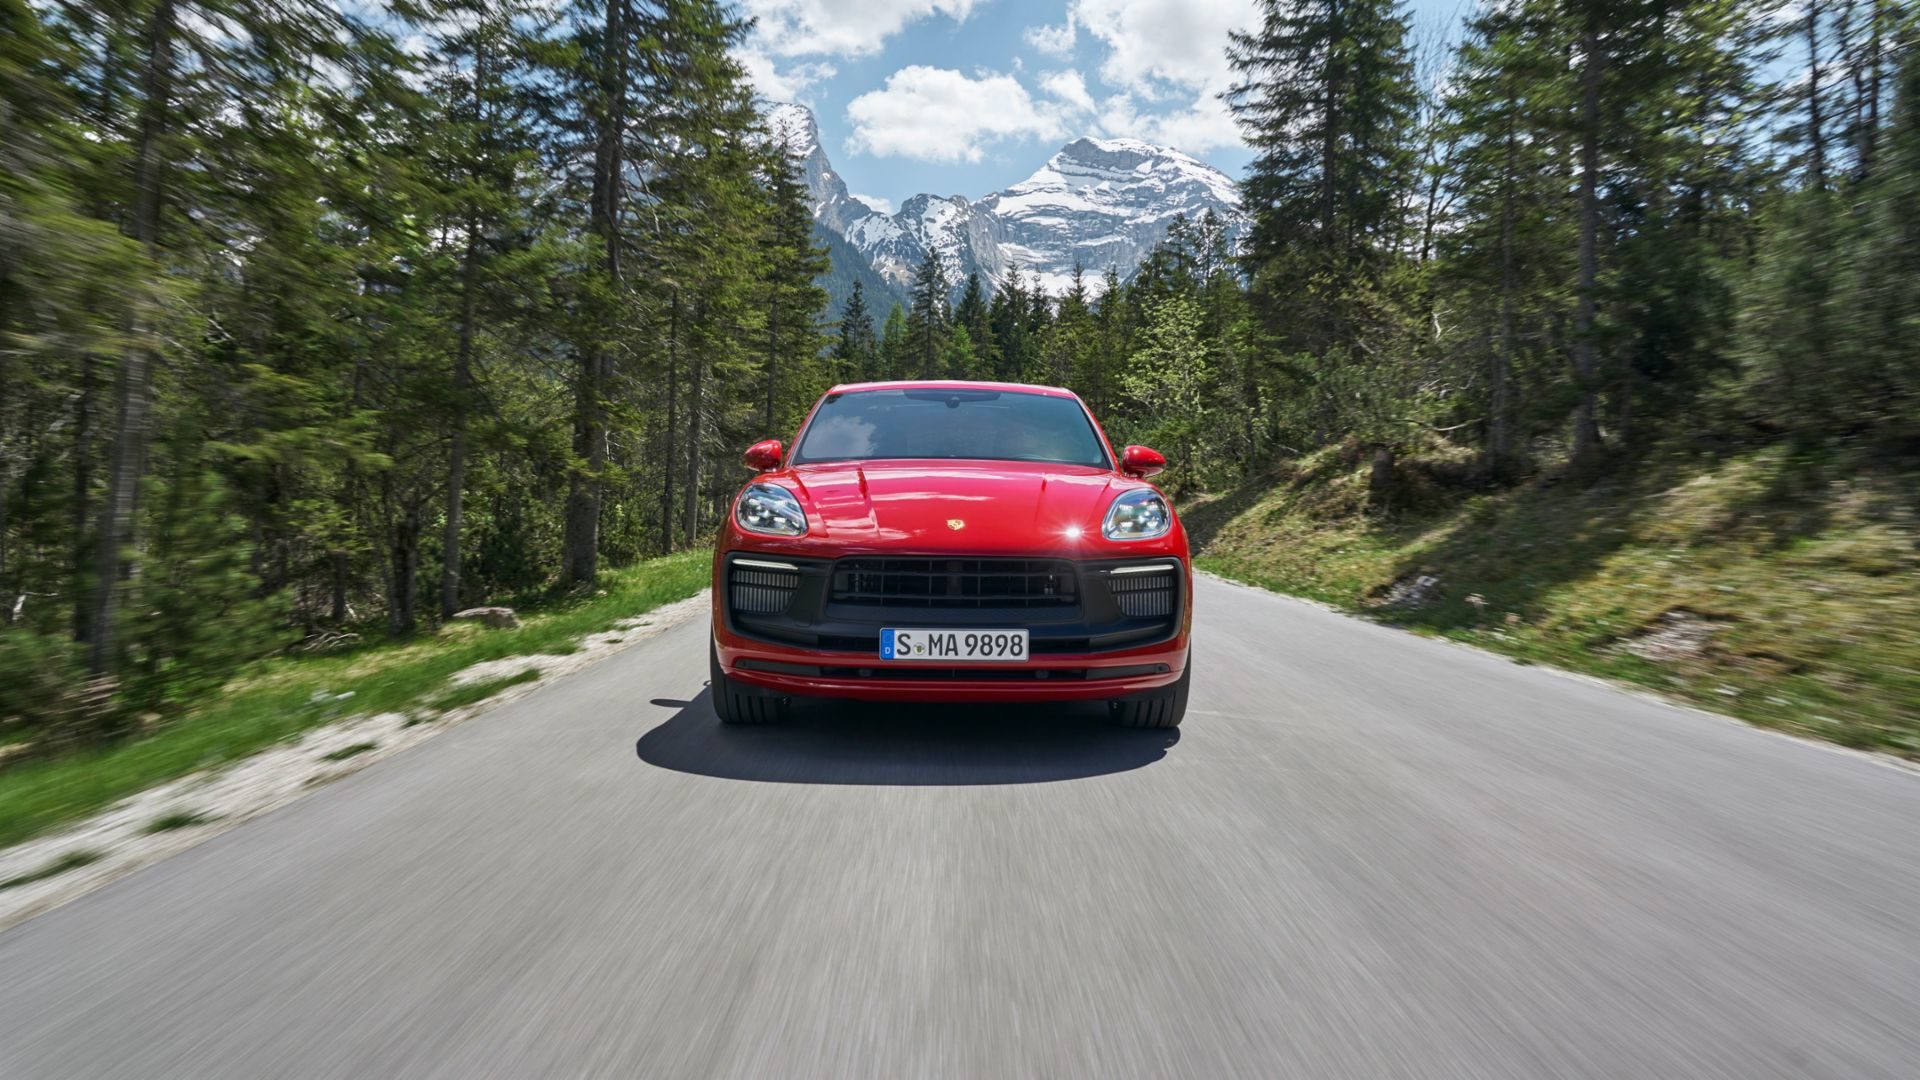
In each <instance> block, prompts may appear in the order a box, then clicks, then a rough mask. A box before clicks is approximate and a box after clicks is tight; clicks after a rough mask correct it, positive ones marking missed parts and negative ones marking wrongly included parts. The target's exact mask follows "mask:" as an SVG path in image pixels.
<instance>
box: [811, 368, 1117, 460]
mask: <svg viewBox="0 0 1920 1080" xmlns="http://www.w3.org/2000/svg"><path fill="white" fill-rule="evenodd" d="M880 458H973V459H983V460H990V461H1040V462H1057V463H1060V464H1068V465H1090V466H1094V467H1097V468H1106V467H1107V466H1108V459H1107V451H1106V448H1105V447H1104V446H1102V445H1101V442H1100V439H1099V436H1097V435H1096V434H1095V433H1094V429H1093V424H1092V422H1091V421H1089V420H1088V419H1087V414H1086V410H1085V409H1084V408H1082V407H1081V405H1080V403H1079V402H1078V401H1075V400H1074V399H1073V398H1069V397H1057V396H1054V395H1050V394H1029V393H1021V392H1018V391H1003V390H976V389H935V388H928V389H923V390H859V391H853V392H850V393H843V394H834V395H831V396H829V397H828V398H827V399H826V401H824V402H822V403H821V405H820V409H819V411H818V412H817V413H815V414H814V417H813V420H812V422H811V423H809V424H808V425H807V429H806V431H805V432H804V433H803V434H802V435H801V437H800V445H799V447H798V448H797V450H796V452H795V453H794V456H793V462H794V464H796V465H800V464H806V463H808V462H821V461H871V460H875V459H880Z"/></svg>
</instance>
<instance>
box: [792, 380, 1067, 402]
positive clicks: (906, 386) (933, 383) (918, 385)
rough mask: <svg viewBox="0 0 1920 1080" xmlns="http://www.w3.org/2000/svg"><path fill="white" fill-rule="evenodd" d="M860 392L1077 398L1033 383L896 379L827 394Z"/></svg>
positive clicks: (1061, 389)
mask: <svg viewBox="0 0 1920 1080" xmlns="http://www.w3.org/2000/svg"><path fill="white" fill-rule="evenodd" d="M861 390H1004V391H1009V392H1012V393H1020V394H1045V395H1046V396H1048V397H1069V398H1077V397H1078V395H1077V394H1075V393H1074V392H1073V391H1071V390H1068V389H1066V388H1065V387H1061V386H1039V385H1035V384H1033V383H1010V382H979V381H974V380H968V379H897V380H893V381H889V382H859V383H841V384H840V385H838V386H836V387H834V388H833V389H831V390H828V391H827V393H829V394H848V393H855V392H858V391H861Z"/></svg>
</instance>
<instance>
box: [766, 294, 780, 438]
mask: <svg viewBox="0 0 1920 1080" xmlns="http://www.w3.org/2000/svg"><path fill="white" fill-rule="evenodd" d="M779 365H780V303H779V301H777V300H776V301H774V302H773V303H770V304H768V305H767V421H766V424H765V425H764V426H763V428H762V432H763V434H764V437H765V438H772V437H773V435H774V430H773V384H774V382H775V376H776V375H777V374H778V372H779Z"/></svg>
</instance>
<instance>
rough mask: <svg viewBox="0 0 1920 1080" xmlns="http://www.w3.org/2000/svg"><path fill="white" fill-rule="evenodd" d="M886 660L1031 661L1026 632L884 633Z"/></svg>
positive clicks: (882, 643)
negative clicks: (1028, 656)
mask: <svg viewBox="0 0 1920 1080" xmlns="http://www.w3.org/2000/svg"><path fill="white" fill-rule="evenodd" d="M880 659H882V660H938V661H942V662H959V663H965V662H968V661H985V662H989V663H1001V664H1005V663H1022V662H1024V661H1025V660H1026V659H1027V632H1026V631H1025V630H906V629H903V630H882V631H880Z"/></svg>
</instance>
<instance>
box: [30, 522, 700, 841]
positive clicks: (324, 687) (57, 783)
mask: <svg viewBox="0 0 1920 1080" xmlns="http://www.w3.org/2000/svg"><path fill="white" fill-rule="evenodd" d="M711 565H712V563H711V556H710V555H708V554H707V553H705V552H698V551H692V552H684V553H682V554H678V555H670V556H667V557H665V558H661V559H654V560H651V561H649V562H645V563H640V564H638V565H635V566H632V567H629V568H626V569H623V570H613V571H606V572H603V573H602V574H601V577H600V586H599V588H598V590H597V591H596V592H595V593H594V594H593V595H591V596H574V597H568V598H565V599H561V600H556V601H552V602H546V603H542V604H541V605H539V606H537V607H523V608H521V609H519V614H520V617H521V625H520V627H519V628H517V629H513V630H490V629H487V628H486V627H483V626H478V625H474V624H473V623H470V622H465V621H462V622H460V623H455V624H452V625H449V626H446V627H443V628H442V629H441V630H440V631H439V632H437V633H433V634H423V635H421V636H420V637H418V638H416V639H414V640H412V641H406V642H393V643H384V644H376V645H368V646H366V647H363V648H360V649H355V650H352V651H348V652H343V653H336V654H328V655H321V656H286V657H276V658H273V659H270V660H266V661H262V662H260V663H259V664H256V665H254V666H253V667H251V668H250V669H248V670H247V671H246V672H243V673H242V674H241V675H240V676H239V677H237V678H235V679H234V680H232V681H231V682H229V683H228V685H227V686H225V687H224V688H222V689H221V691H220V692H219V693H217V694H214V695H212V696H210V698H209V699H208V700H206V701H204V702H202V703H201V704H200V705H199V706H197V707H194V708H190V709H188V710H186V711H185V712H184V713H183V715H181V716H180V717H179V718H178V719H176V720H174V721H172V722H170V723H169V724H167V725H165V726H163V727H161V728H160V729H159V730H157V731H154V732H152V733H150V734H148V735H146V736H144V737H141V738H138V739H135V740H132V741H128V742H124V743H120V744H117V745H114V746H111V747H108V748H105V749H101V750H94V751H90V752H86V753H82V754H75V755H72V756H68V757H62V758H54V759H47V760H33V761H26V762H21V763H19V764H16V765H11V766H9V767H7V768H6V769H4V770H0V847H4V846H6V845H9V844H14V843H18V842H20V841H21V840H25V839H27V838H29V837H31V836H35V835H37V834H40V833H43V832H45V831H47V830H48V829H51V828H53V827H55V826H57V825H60V824H61V823H63V822H67V821H72V820H74V819H76V818H79V817H83V816H85V815H87V814H90V813H93V812H94V811H97V810H100V809H102V808H104V807H106V806H109V805H111V804H112V803H114V802H116V801H118V800H120V799H123V798H125V797H127V796H128V795H132V794H134V793H135V792H138V791H142V790H144V789H146V788H149V787H152V786H154V785H155V784H160V783H164V782H166V781H168V780H173V779H176V778H178V777H181V776H185V775H187V774H188V773H192V772H196V771H199V770H201V769H206V768H211V767H215V766H219V765H223V764H226V763H228V762H232V761H235V760H238V759H240V758H243V757H246V756H248V755H249V754H253V753H255V752H257V751H259V750H262V749H264V748H266V747H268V746H271V745H273V744H275V743H279V742H283V741H285V740H288V739H291V738H294V737H296V736H298V735H299V734H301V733H302V732H304V731H306V730H308V729H310V728H313V727H316V726H319V725H322V724H327V723H331V722H333V721H336V720H339V719H343V718H345V717H346V716H348V715H371V714H374V713H381V712H400V711H406V710H407V709H409V708H412V707H415V706H418V705H420V704H422V703H423V702H425V701H426V700H427V699H428V698H430V697H432V696H434V695H435V694H437V693H439V692H441V691H443V690H445V689H446V686H447V678H448V677H449V676H451V675H452V674H453V673H454V672H456V671H459V670H461V669H463V668H466V667H469V666H471V665H473V664H477V663H480V662H482V661H487V660H500V659H504V658H506V657H511V656H530V655H534V654H538V653H552V652H554V651H555V650H556V649H558V648H561V647H563V646H566V645H569V644H571V643H573V641H574V640H575V639H576V638H579V637H581V636H583V635H586V634H590V633H596V632H599V631H602V630H606V629H608V628H610V627H611V626H613V625H614V624H615V623H617V622H619V621H621V620H622V619H626V618H630V617H632V616H634V615H637V614H640V613H641V612H645V611H649V610H652V609H653V608H655V607H658V606H659V605H661V604H665V603H669V602H671V601H674V600H680V599H684V598H685V597H688V596H692V595H693V594H694V593H696V592H698V591H700V589H702V588H704V587H705V586H706V584H707V580H708V576H709V570H710V567H711ZM348 694H350V695H351V696H350V697H345V698H343V697H342V695H348Z"/></svg>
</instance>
